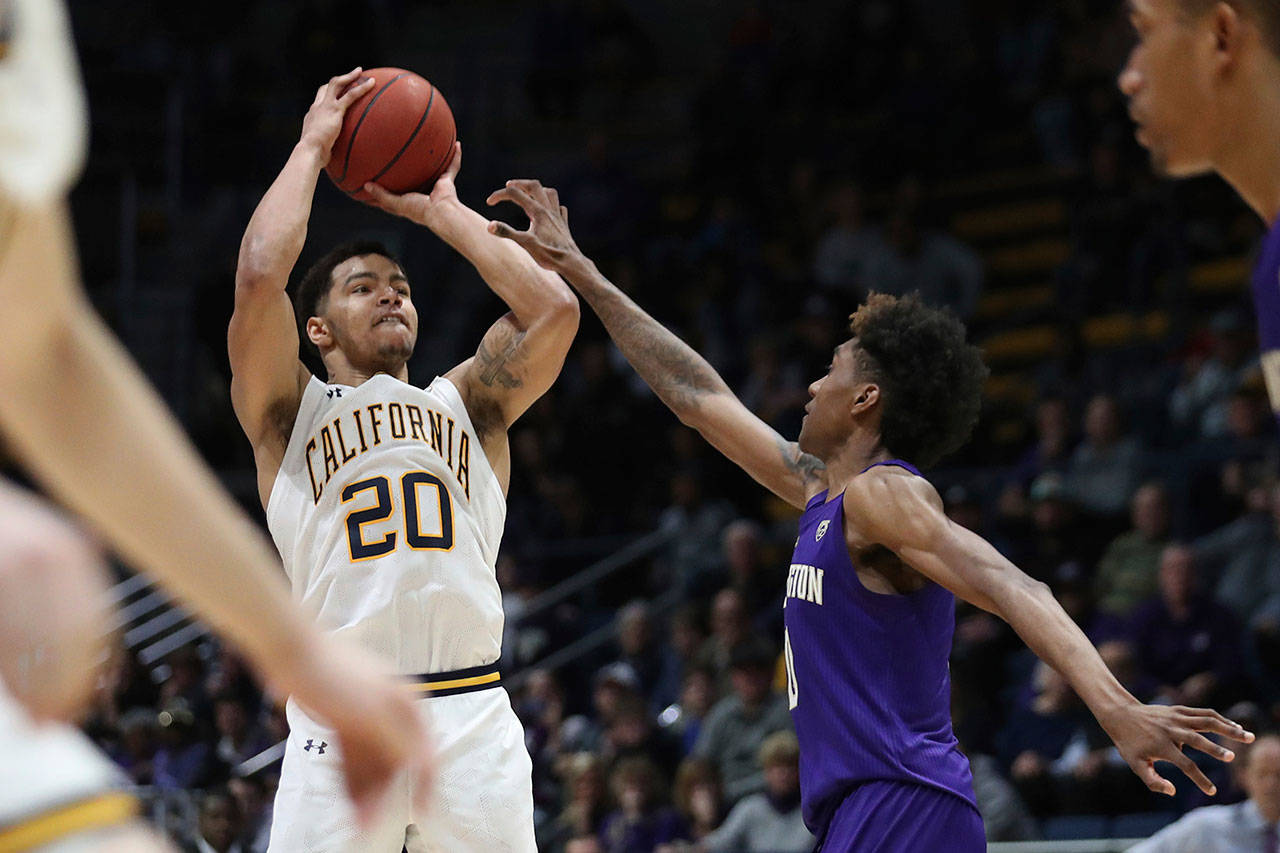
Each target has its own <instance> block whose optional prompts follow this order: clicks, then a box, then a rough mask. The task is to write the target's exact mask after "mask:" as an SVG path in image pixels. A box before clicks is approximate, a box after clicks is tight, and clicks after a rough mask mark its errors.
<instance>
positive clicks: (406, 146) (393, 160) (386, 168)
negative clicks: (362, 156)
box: [368, 86, 436, 183]
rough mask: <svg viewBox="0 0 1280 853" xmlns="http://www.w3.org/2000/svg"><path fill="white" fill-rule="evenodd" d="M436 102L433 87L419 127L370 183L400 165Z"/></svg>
mask: <svg viewBox="0 0 1280 853" xmlns="http://www.w3.org/2000/svg"><path fill="white" fill-rule="evenodd" d="M435 100H436V87H435V86H432V87H431V94H430V95H429V96H428V97H427V108H426V109H425V110H423V111H422V118H420V119H418V126H417V127H415V128H414V129H413V133H411V134H409V138H408V139H406V140H405V141H404V145H401V146H400V150H399V151H397V152H396V156H394V157H392V158H391V162H390V163H388V164H387V165H385V166H383V167H382V171H381V172H379V173H378V174H376V175H374V176H373V177H372V178H370V179H369V181H368V182H369V183H375V182H377V180H378V178H381V177H382V176H383V175H385V174H386V173H387V172H389V171H390V170H391V167H392V166H394V165H395V164H396V163H398V162H399V161H400V158H401V157H403V156H404V152H406V151H408V150H409V146H410V145H412V144H413V140H414V138H415V137H416V136H417V135H418V131H420V130H422V125H424V124H425V123H426V121H427V115H428V114H429V113H430V112H431V105H432V104H434V103H435Z"/></svg>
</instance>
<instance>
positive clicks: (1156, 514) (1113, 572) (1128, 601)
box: [1093, 482, 1169, 618]
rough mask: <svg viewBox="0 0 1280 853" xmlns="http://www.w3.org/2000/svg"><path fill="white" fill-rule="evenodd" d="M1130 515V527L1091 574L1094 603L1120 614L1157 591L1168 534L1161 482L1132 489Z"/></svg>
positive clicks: (1110, 546) (1118, 615)
mask: <svg viewBox="0 0 1280 853" xmlns="http://www.w3.org/2000/svg"><path fill="white" fill-rule="evenodd" d="M1129 518H1130V520H1131V521H1132V523H1133V528H1132V529H1131V530H1129V531H1128V532H1126V533H1122V534H1120V535H1119V536H1117V537H1116V538H1115V539H1113V540H1111V544H1110V545H1108V546H1107V550H1106V551H1105V552H1104V553H1103V555H1102V559H1101V560H1099V561H1098V571H1097V574H1096V575H1095V576H1094V584H1093V590H1094V596H1095V599H1096V601H1097V607H1098V609H1099V610H1101V611H1102V612H1103V613H1106V614H1109V615H1110V616H1113V617H1117V618H1123V617H1126V616H1128V615H1129V613H1130V612H1132V611H1133V608H1134V607H1136V606H1137V605H1138V604H1139V603H1141V602H1143V601H1145V600H1146V599H1148V598H1150V597H1151V596H1152V595H1154V594H1155V592H1156V586H1157V585H1156V576H1157V574H1159V568H1160V554H1161V553H1162V552H1163V551H1164V547H1165V544H1166V542H1167V539H1168V536H1169V494H1168V492H1167V491H1166V489H1165V487H1164V485H1163V484H1162V483H1154V482H1153V483H1146V484H1144V485H1142V486H1141V487H1140V488H1139V489H1138V490H1137V491H1136V492H1134V493H1133V501H1132V502H1131V504H1130V510H1129Z"/></svg>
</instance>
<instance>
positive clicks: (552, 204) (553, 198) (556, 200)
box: [543, 187, 560, 210]
mask: <svg viewBox="0 0 1280 853" xmlns="http://www.w3.org/2000/svg"><path fill="white" fill-rule="evenodd" d="M543 194H544V195H546V197H547V207H549V208H551V209H552V210H555V209H556V208H558V207H559V206H560V193H558V192H556V191H555V190H554V189H552V188H551V187H547V188H546V189H544V190H543Z"/></svg>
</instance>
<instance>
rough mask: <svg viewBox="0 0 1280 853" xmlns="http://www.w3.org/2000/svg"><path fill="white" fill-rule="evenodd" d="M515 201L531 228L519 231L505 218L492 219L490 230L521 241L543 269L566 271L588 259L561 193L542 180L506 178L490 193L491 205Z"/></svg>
mask: <svg viewBox="0 0 1280 853" xmlns="http://www.w3.org/2000/svg"><path fill="white" fill-rule="evenodd" d="M504 201H510V202H514V203H516V204H518V205H520V208H521V209H522V210H523V211H524V212H525V215H526V216H528V217H529V229H528V230H527V231H517V230H516V229H514V228H512V227H511V226H510V225H508V224H506V223H505V222H497V221H494V222H490V223H489V233H490V234H494V235H497V236H498V237H505V238H506V239H508V240H513V241H515V242H516V243H518V244H519V245H520V246H521V247H522V248H523V249H524V250H525V251H526V252H528V253H529V255H530V256H531V257H532V258H533V259H534V260H535V261H537V262H538V265H539V266H541V267H543V268H544V269H548V270H551V271H552V272H557V273H567V272H568V271H569V268H570V267H571V266H572V265H574V264H576V263H578V262H580V261H583V260H585V258H583V255H582V252H581V250H579V249H578V244H577V243H575V242H574V241H573V234H571V233H570V232H569V210H568V208H566V207H565V206H564V205H562V204H560V194H559V193H558V192H556V191H555V190H554V189H552V188H551V187H544V186H543V185H542V183H541V182H540V181H530V180H520V181H507V185H506V186H505V187H503V188H502V189H500V190H497V191H496V192H494V193H493V194H491V195H490V196H489V199H488V203H489V205H490V206H493V205H496V204H499V203H501V202H504Z"/></svg>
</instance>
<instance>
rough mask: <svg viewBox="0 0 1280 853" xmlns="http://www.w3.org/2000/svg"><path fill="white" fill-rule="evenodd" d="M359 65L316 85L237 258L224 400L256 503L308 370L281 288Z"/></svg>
mask: <svg viewBox="0 0 1280 853" xmlns="http://www.w3.org/2000/svg"><path fill="white" fill-rule="evenodd" d="M360 70H361V69H359V68H356V69H353V70H351V71H349V72H347V73H346V74H342V75H340V76H338V77H334V78H333V79H332V80H330V81H329V82H328V83H326V84H324V85H323V86H321V87H320V88H319V89H318V90H317V91H316V97H315V101H313V102H312V104H311V108H310V109H309V110H308V111H307V115H306V118H304V119H303V120H302V135H301V137H300V138H299V140H298V144H297V145H296V146H294V149H293V152H292V153H291V154H290V155H289V159H288V161H287V162H286V163H285V165H284V168H283V169H281V170H280V174H279V175H278V176H277V177H276V179H275V182H274V183H272V184H271V188H270V189H268V190H267V193H266V195H264V196H263V197H262V201H260V202H259V203H258V207H257V209H256V210H254V212H253V217H252V218H251V219H250V220H249V226H248V228H246V229H245V232H244V238H243V239H242V240H241V242H240V257H239V260H238V261H237V264H236V298H235V312H234V313H233V314H232V315H231V325H230V327H229V329H228V331H227V349H228V352H229V354H230V356H231V403H232V405H233V406H234V407H235V412H236V417H237V418H239V420H240V425H241V426H242V427H243V428H244V431H245V434H246V435H247V436H248V437H249V441H250V443H252V444H253V450H254V455H255V456H256V457H257V462H258V490H259V492H260V496H261V498H262V504H263V506H266V503H267V498H268V497H270V494H271V485H272V483H273V482H274V481H275V474H276V471H278V470H279V468H280V462H281V460H282V459H283V457H284V449H285V446H286V445H287V444H288V441H289V433H290V431H291V430H292V429H293V421H294V419H295V418H296V417H297V413H298V405H299V403H300V402H301V400H302V392H303V390H304V389H305V388H306V385H307V381H308V380H309V379H310V373H309V372H308V371H307V369H306V367H305V366H304V365H303V364H302V362H301V361H300V360H299V359H298V343H299V341H298V326H297V322H296V320H295V319H294V314H293V306H292V305H290V303H289V297H288V295H287V294H286V293H285V288H286V287H287V286H288V284H289V273H290V272H291V271H292V270H293V266H294V264H296V263H297V262H298V256H299V255H300V254H301V253H302V246H303V244H304V243H305V242H306V239H307V221H308V220H309V219H310V218H311V199H312V196H313V195H314V193H315V189H316V181H317V180H318V179H319V177H320V172H321V170H322V169H324V167H325V164H326V163H328V162H329V154H330V152H331V151H332V150H333V143H334V140H335V139H337V137H338V132H339V131H340V130H341V129H342V119H343V116H345V115H346V111H347V107H349V106H350V105H351V104H352V103H354V102H355V101H356V100H357V99H358V98H360V97H361V96H362V95H364V93H365V92H367V91H368V90H369V89H370V87H372V86H373V85H374V80H373V78H371V77H369V78H365V79H364V80H360V79H359V78H360Z"/></svg>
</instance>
